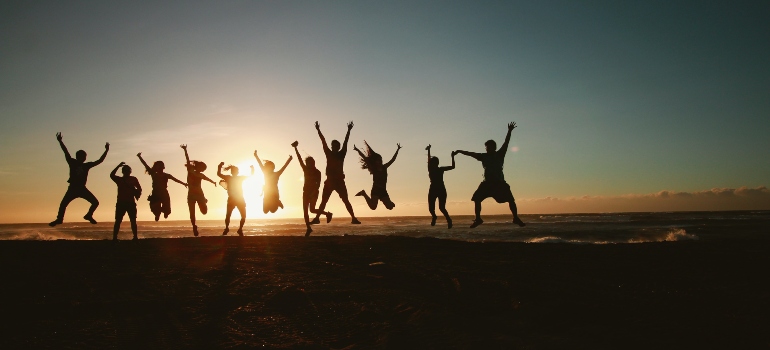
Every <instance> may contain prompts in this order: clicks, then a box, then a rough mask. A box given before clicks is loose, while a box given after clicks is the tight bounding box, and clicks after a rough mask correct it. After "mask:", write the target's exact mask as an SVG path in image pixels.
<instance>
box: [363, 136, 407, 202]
mask: <svg viewBox="0 0 770 350" xmlns="http://www.w3.org/2000/svg"><path fill="white" fill-rule="evenodd" d="M364 144H365V145H366V154H364V153H363V152H361V150H360V149H358V147H356V145H353V149H354V150H355V151H356V152H358V155H359V156H361V169H366V170H369V173H370V174H372V191H371V197H370V196H368V195H367V194H366V190H361V191H360V192H358V193H356V196H362V197H364V199H365V200H366V204H368V205H369V208H371V209H372V210H375V209H377V203H379V202H380V201H382V204H383V205H384V206H385V208H387V209H388V210H393V208H394V207H395V206H396V205H395V204H394V203H393V201H391V200H390V195H388V189H387V185H388V168H389V167H390V165H391V164H393V162H395V161H396V157H398V151H399V150H401V144H400V143H397V144H396V146H397V148H396V153H394V154H393V158H391V159H390V161H389V162H387V163H385V164H382V156H381V155H380V154H379V153H377V152H375V151H374V150H372V147H371V146H369V143H367V142H366V141H364Z"/></svg>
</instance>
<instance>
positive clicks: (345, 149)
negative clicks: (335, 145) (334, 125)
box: [340, 120, 353, 154]
mask: <svg viewBox="0 0 770 350" xmlns="http://www.w3.org/2000/svg"><path fill="white" fill-rule="evenodd" d="M350 129H353V121H352V120H351V121H350V122H349V123H348V132H347V133H346V134H345V142H343V143H342V149H341V150H340V151H341V152H342V154H345V153H347V152H348V139H349V138H350Z"/></svg>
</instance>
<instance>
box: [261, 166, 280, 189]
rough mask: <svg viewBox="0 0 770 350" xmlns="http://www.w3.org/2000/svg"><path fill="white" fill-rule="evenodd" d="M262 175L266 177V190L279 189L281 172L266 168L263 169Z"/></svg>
mask: <svg viewBox="0 0 770 350" xmlns="http://www.w3.org/2000/svg"><path fill="white" fill-rule="evenodd" d="M262 175H263V176H264V177H265V188H264V189H265V192H267V191H268V190H274V191H278V178H279V177H280V175H281V174H279V173H277V172H275V171H270V170H267V169H265V170H263V171H262Z"/></svg>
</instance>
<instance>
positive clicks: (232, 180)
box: [222, 175, 249, 201]
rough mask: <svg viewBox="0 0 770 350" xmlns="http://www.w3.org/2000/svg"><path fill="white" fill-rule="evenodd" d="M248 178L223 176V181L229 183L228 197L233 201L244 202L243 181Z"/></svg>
mask: <svg viewBox="0 0 770 350" xmlns="http://www.w3.org/2000/svg"><path fill="white" fill-rule="evenodd" d="M248 178H249V177H248V176H232V175H223V176H222V179H223V180H225V182H226V183H227V196H228V197H230V198H231V199H233V200H239V201H243V181H245V180H246V179H248Z"/></svg>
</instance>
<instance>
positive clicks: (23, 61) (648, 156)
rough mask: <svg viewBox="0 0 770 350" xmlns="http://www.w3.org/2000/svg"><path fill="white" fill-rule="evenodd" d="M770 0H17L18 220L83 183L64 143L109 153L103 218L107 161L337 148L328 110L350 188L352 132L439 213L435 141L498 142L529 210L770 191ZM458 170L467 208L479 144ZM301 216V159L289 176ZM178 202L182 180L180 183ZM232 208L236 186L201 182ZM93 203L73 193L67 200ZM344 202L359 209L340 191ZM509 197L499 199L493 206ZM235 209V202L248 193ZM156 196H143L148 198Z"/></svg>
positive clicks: (173, 163) (212, 158)
mask: <svg viewBox="0 0 770 350" xmlns="http://www.w3.org/2000/svg"><path fill="white" fill-rule="evenodd" d="M768 42H770V3H768V2H762V1H752V2H742V1H735V2H711V1H644V2H625V1H623V2H619V1H219V2H214V1H205V2H200V1H168V2H160V3H157V2H150V1H147V2H140V1H116V2H102V1H89V2H78V1H68V2H60V1H36V2H22V1H4V2H2V3H1V4H0V222H4V223H12V222H48V221H51V220H53V219H54V218H55V215H56V210H57V208H58V205H59V201H60V199H61V197H62V196H63V194H64V192H65V191H66V189H67V177H68V167H67V163H66V162H65V160H64V156H63V154H62V152H61V150H60V149H59V146H58V144H57V142H56V138H55V134H56V132H62V134H63V137H64V142H65V144H66V145H67V146H68V148H69V150H70V152H71V153H73V154H74V152H75V151H76V150H79V149H83V150H85V151H86V152H88V159H89V160H94V159H96V158H98V157H99V155H100V154H101V152H102V151H103V150H104V143H105V142H110V144H111V149H110V152H109V154H108V156H107V159H106V161H105V162H104V163H103V164H102V165H100V166H98V167H96V168H94V169H92V170H91V173H90V177H89V182H88V187H89V188H90V189H91V191H92V192H93V193H94V194H95V195H96V196H97V197H98V198H99V200H100V202H101V206H100V207H99V209H98V210H97V212H96V215H95V217H96V219H97V220H99V221H111V220H112V218H113V216H114V209H113V208H114V202H115V196H116V188H115V185H114V183H112V182H111V180H110V179H109V176H108V174H109V172H110V171H111V170H112V169H113V168H114V167H115V166H116V165H117V164H118V163H119V162H121V161H125V162H127V163H128V164H129V165H131V166H132V168H133V169H134V176H136V177H137V178H138V179H139V181H140V182H141V184H142V186H143V187H144V188H145V189H146V190H145V194H149V189H150V188H151V180H150V177H149V175H147V174H145V173H144V172H143V171H142V169H141V168H142V166H141V164H140V163H139V161H138V159H137V157H136V156H135V155H136V153H138V152H142V154H143V156H144V158H145V159H146V160H147V161H148V162H152V161H155V160H163V161H164V162H165V164H166V167H167V169H166V170H167V172H168V173H170V174H172V175H174V176H176V177H177V178H180V179H184V177H185V169H184V167H183V164H184V158H183V157H184V155H183V153H182V150H181V149H180V148H179V145H180V144H183V143H184V144H187V145H188V146H189V152H190V155H191V157H192V158H193V159H198V160H202V161H204V162H206V163H207V164H208V170H207V171H206V174H207V175H208V176H209V177H212V178H214V177H216V165H217V164H218V163H219V162H225V163H228V164H235V165H239V166H241V167H248V166H249V165H256V161H255V160H254V158H253V156H252V153H253V151H254V150H255V149H256V150H259V153H260V156H261V157H262V158H263V159H269V160H272V161H274V162H275V163H276V164H279V165H280V164H282V163H283V162H284V161H285V159H286V158H287V157H288V156H289V155H293V149H292V148H291V146H290V144H291V142H293V141H295V140H297V141H299V144H300V146H299V149H300V151H301V152H302V154H303V156H307V155H310V156H313V157H314V158H316V159H317V160H318V161H319V165H320V168H321V169H323V167H324V166H325V160H324V156H323V151H322V148H321V143H320V141H319V139H318V136H317V135H316V132H315V129H314V127H313V122H314V121H316V120H317V121H319V122H320V123H321V130H322V131H323V132H324V135H325V136H326V138H327V139H328V140H329V141H330V140H332V139H338V140H340V141H341V140H342V139H343V138H344V135H345V130H346V128H345V124H346V123H347V122H348V121H351V120H352V121H353V122H354V123H355V127H354V128H353V130H352V132H351V136H350V148H351V149H350V150H349V153H348V157H347V159H346V162H345V172H346V174H347V177H346V181H347V186H348V190H349V192H350V193H351V194H353V193H356V192H357V191H359V190H361V189H366V190H369V189H370V188H371V175H369V173H368V172H367V171H366V170H362V169H361V168H360V167H359V165H358V159H357V157H356V156H355V153H354V152H353V151H352V146H353V145H354V144H355V145H358V146H361V145H362V144H363V141H364V140H366V141H367V142H369V144H370V145H371V146H372V147H373V148H374V149H375V150H376V151H377V152H379V153H381V154H382V155H383V158H385V159H386V160H387V159H389V158H390V157H391V156H392V154H393V152H394V151H395V150H396V143H400V144H401V145H402V146H403V149H402V150H401V152H400V153H399V155H398V158H397V160H396V162H395V163H394V164H393V166H392V167H391V168H390V169H389V182H388V191H389V193H390V196H391V198H392V199H393V201H394V202H395V203H396V208H395V209H394V210H392V211H388V210H386V209H384V208H382V207H380V208H378V209H377V210H376V211H371V210H370V209H369V208H368V207H366V206H365V205H364V201H363V199H361V198H359V197H352V196H351V202H352V203H353V204H354V210H355V212H356V215H357V216H360V217H366V216H383V215H429V214H428V211H427V203H426V202H427V191H428V185H429V180H428V176H427V169H426V151H425V146H427V145H428V144H431V145H432V146H433V155H435V156H438V157H439V158H440V161H441V164H442V165H449V164H450V162H451V160H450V152H451V151H453V150H457V149H462V150H467V151H475V152H483V150H484V146H483V144H484V142H485V141H486V140H488V139H494V140H496V141H497V142H498V144H501V143H502V141H503V139H504V137H505V133H506V124H507V123H508V122H511V121H515V122H516V123H517V125H518V127H517V128H516V129H515V130H514V131H513V136H512V138H511V143H510V149H509V152H508V153H507V156H506V161H505V176H506V180H507V181H508V183H509V184H510V185H511V190H512V192H513V194H514V196H515V197H516V201H517V203H518V206H519V210H520V212H521V213H525V214H537V213H558V212H613V211H659V210H662V211H672V210H730V209H752V210H753V209H770V191H768V189H767V188H766V186H768V185H769V184H768V183H769V182H770V181H769V180H770V162H768V161H767V154H768V150H770V137H768V136H767V135H770V98H768V94H769V93H770V65H768V64H767V62H770V46H769V45H767V43H768ZM456 161H457V163H456V164H457V168H456V169H455V170H453V171H450V172H447V173H446V175H445V183H446V187H447V191H448V205H447V208H448V210H449V211H450V214H471V213H472V212H473V203H472V202H471V201H470V197H471V195H472V194H473V191H474V190H475V189H476V187H477V186H478V183H479V182H480V181H481V178H482V176H481V175H482V172H483V170H482V167H481V164H480V163H479V162H477V161H476V160H474V159H471V158H469V157H465V156H461V155H460V156H457V158H456ZM261 181H262V180H261V174H257V176H255V177H254V178H253V179H251V180H249V182H248V183H247V185H246V189H247V192H248V194H247V204H248V215H247V216H248V217H249V218H264V217H269V218H284V217H300V216H301V191H302V190H301V188H302V171H301V169H300V167H299V165H298V164H297V162H296V160H294V161H293V162H292V163H291V164H290V165H289V167H288V168H287V170H286V172H285V173H284V175H283V176H282V177H281V183H280V189H281V197H282V200H283V202H284V204H285V205H286V208H284V209H283V210H280V211H279V212H278V213H276V214H268V215H265V214H263V213H262V210H261V209H262V206H261V198H260V197H259V192H260V187H261ZM169 191H170V194H171V198H172V210H173V212H172V214H171V216H170V218H169V219H176V220H184V219H187V217H188V213H187V208H186V203H185V198H186V189H185V188H184V187H182V186H180V185H178V184H176V183H170V184H169ZM204 191H205V192H206V195H207V197H208V198H209V205H210V207H211V211H210V213H209V214H208V215H207V216H205V217H200V215H199V218H204V219H221V218H222V217H223V213H224V204H225V201H226V193H225V191H223V190H222V189H221V188H215V187H213V185H206V184H204ZM87 207H88V205H87V203H86V202H85V201H83V200H76V201H74V202H73V203H72V204H71V205H70V208H69V210H68V212H67V216H66V218H65V221H79V220H81V219H80V218H81V216H82V215H83V214H85V212H86V209H87ZM328 209H329V210H331V211H332V212H334V213H335V217H347V214H346V213H345V209H344V207H343V206H342V204H341V201H340V200H339V198H337V197H336V195H333V196H332V199H331V200H330V204H329V206H328ZM507 211H508V209H507V206H506V205H504V204H497V203H495V202H494V201H493V200H488V201H485V202H484V213H488V214H501V213H506V212H507ZM236 215H237V214H236ZM151 217H152V214H151V213H150V211H149V206H148V204H147V201H146V199H145V198H142V199H140V201H139V219H140V220H149V219H151Z"/></svg>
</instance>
